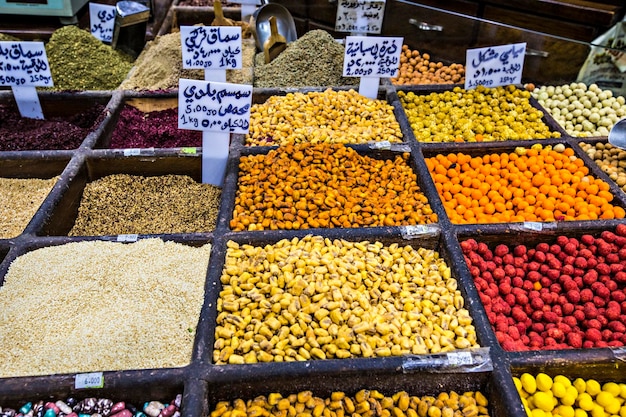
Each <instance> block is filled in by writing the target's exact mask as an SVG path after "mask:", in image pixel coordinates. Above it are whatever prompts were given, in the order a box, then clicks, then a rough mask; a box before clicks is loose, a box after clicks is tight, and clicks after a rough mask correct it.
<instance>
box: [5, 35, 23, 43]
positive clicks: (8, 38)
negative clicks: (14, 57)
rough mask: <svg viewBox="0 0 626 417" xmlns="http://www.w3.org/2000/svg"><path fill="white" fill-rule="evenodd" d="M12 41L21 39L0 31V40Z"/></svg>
mask: <svg viewBox="0 0 626 417" xmlns="http://www.w3.org/2000/svg"><path fill="white" fill-rule="evenodd" d="M13 41H17V42H19V41H21V39H19V38H16V37H15V36H11V35H7V34H6V33H0V42H13Z"/></svg>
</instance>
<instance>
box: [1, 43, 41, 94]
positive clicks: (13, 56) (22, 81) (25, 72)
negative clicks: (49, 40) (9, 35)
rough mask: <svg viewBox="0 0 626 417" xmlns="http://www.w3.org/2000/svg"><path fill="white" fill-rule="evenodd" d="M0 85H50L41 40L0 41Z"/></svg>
mask: <svg viewBox="0 0 626 417" xmlns="http://www.w3.org/2000/svg"><path fill="white" fill-rule="evenodd" d="M0 85H9V86H14V87H20V86H31V87H52V86H53V82H52V75H51V74H50V64H49V63H48V56H47V55H46V50H45V48H44V45H43V42H0Z"/></svg>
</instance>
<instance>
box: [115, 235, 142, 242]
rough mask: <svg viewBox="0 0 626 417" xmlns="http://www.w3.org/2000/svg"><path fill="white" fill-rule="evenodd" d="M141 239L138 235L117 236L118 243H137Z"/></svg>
mask: <svg viewBox="0 0 626 417" xmlns="http://www.w3.org/2000/svg"><path fill="white" fill-rule="evenodd" d="M137 239H139V235H137V234H128V235H117V241H118V242H136V241H137Z"/></svg>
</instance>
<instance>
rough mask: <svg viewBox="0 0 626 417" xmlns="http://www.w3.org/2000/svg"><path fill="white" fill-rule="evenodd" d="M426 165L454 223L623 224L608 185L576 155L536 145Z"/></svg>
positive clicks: (459, 155)
mask: <svg viewBox="0 0 626 417" xmlns="http://www.w3.org/2000/svg"><path fill="white" fill-rule="evenodd" d="M426 164H427V166H428V169H429V171H430V173H431V175H432V177H433V179H434V182H435V186H436V187H437V190H438V192H439V194H440V196H441V198H442V200H443V205H444V207H445V209H446V213H447V214H448V216H449V217H450V220H451V221H452V222H453V223H462V224H466V223H500V222H522V221H557V220H595V219H621V218H624V215H625V212H624V209H623V208H622V207H619V206H616V205H613V204H611V201H612V200H613V194H611V192H610V191H609V184H608V183H606V182H605V181H603V180H601V179H598V178H595V177H594V176H592V175H589V169H588V168H587V167H586V166H585V165H584V161H583V160H582V159H580V158H578V157H576V156H575V155H574V150H573V149H571V148H566V147H565V146H564V145H562V144H559V145H556V146H555V147H554V148H552V147H550V146H546V147H542V146H541V145H533V147H531V148H516V149H515V152H510V153H491V154H486V155H483V156H471V155H467V154H464V153H460V152H459V153H450V154H447V155H443V154H438V155H436V156H435V157H431V158H427V160H426Z"/></svg>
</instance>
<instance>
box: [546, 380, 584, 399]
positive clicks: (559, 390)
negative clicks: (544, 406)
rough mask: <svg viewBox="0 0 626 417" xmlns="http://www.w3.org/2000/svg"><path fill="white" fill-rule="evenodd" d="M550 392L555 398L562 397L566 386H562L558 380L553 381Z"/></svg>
mask: <svg viewBox="0 0 626 417" xmlns="http://www.w3.org/2000/svg"><path fill="white" fill-rule="evenodd" d="M577 392H578V391H577ZM552 394H554V396H555V397H557V398H563V397H565V395H566V394H567V388H565V386H563V384H561V383H560V382H555V383H554V384H552Z"/></svg>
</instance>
